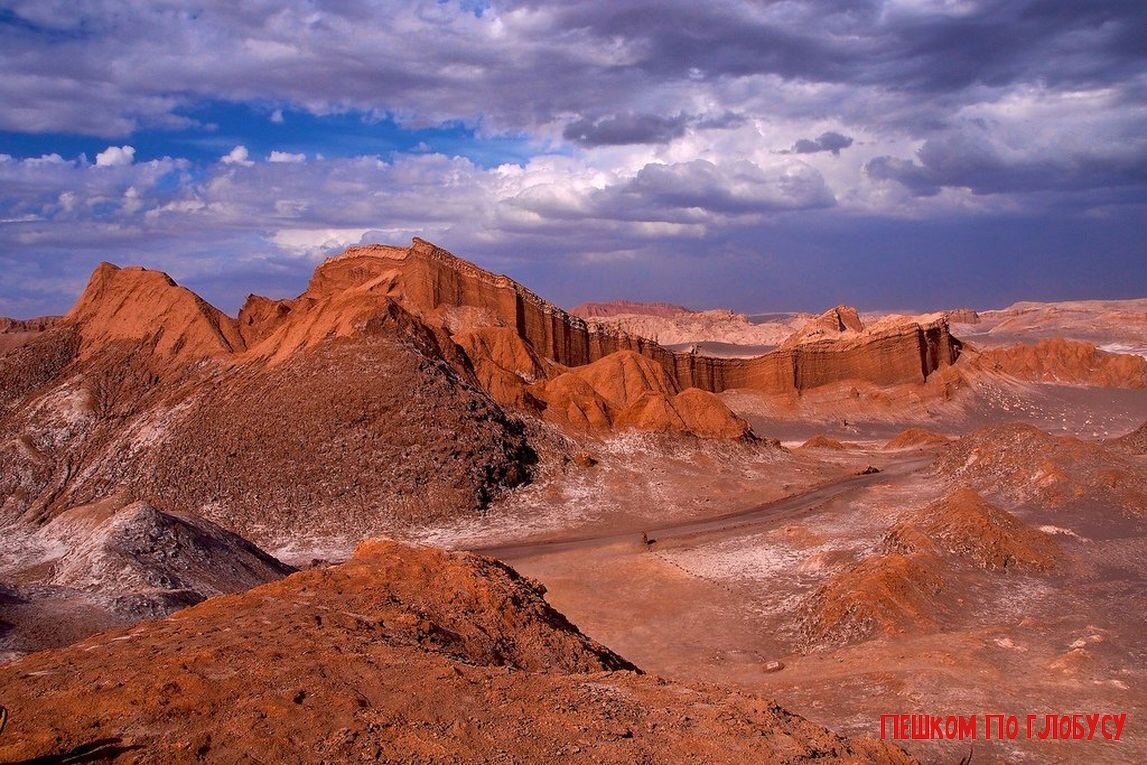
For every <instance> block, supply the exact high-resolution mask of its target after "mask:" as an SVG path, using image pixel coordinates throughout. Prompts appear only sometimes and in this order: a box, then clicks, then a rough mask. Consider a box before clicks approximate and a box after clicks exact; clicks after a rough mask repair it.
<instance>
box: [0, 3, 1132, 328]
mask: <svg viewBox="0 0 1147 765" xmlns="http://www.w3.org/2000/svg"><path fill="white" fill-rule="evenodd" d="M414 236H419V237H422V238H424V239H428V240H430V241H432V242H434V243H436V244H438V245H440V246H442V247H445V248H446V249H448V250H450V251H452V252H453V253H455V254H456V255H458V256H460V257H463V258H466V259H469V260H472V261H474V262H476V263H478V264H480V265H482V266H484V267H486V268H489V269H492V270H494V271H497V272H501V273H506V274H509V275H510V276H512V277H514V278H516V279H518V280H519V281H522V282H523V283H525V284H526V285H527V286H529V287H531V288H532V289H534V290H535V291H536V292H538V293H539V294H541V295H542V296H544V297H546V298H548V299H550V300H552V301H554V302H556V303H558V304H560V305H565V306H567V307H568V306H572V305H574V304H577V303H580V302H582V301H587V300H611V299H634V300H660V301H671V302H675V303H680V304H684V305H687V306H690V307H697V308H704V307H718V306H720V307H730V308H734V309H736V310H741V311H747V312H756V311H783V310H822V309H824V308H827V307H829V306H833V305H836V304H839V303H850V304H853V305H857V306H859V307H861V308H863V309H869V310H875V309H887V310H917V311H922V310H935V309H941V308H948V307H955V306H972V307H977V308H988V307H1000V306H1004V305H1007V304H1009V303H1011V302H1013V301H1017V300H1064V299H1079V298H1125V297H1144V296H1147V3H1144V2H1142V0H1107V1H1104V0H1094V1H1093V2H1083V1H1082V0H807V1H806V0H785V1H782V2H767V1H759V2H746V1H742V0H712V1H711V2H705V3H698V2H696V0H652V1H650V2H645V1H643V0H612V1H611V2H598V1H585V0H567V1H565V2H532V1H530V0H522V1H521V2H518V1H517V0H507V1H506V2H499V1H493V2H475V1H473V0H463V1H462V2H457V1H454V0H440V1H433V0H431V1H429V2H420V1H419V0H410V1H408V2H387V1H385V0H309V1H305V2H304V1H300V2H283V1H282V0H274V1H271V0H218V1H217V0H200V1H199V2H179V1H177V0H0V315H8V316H17V317H26V316H34V315H41V314H46V313H60V312H64V311H66V310H67V309H68V307H69V306H70V305H71V303H72V302H73V301H74V300H75V298H76V296H77V295H78V294H79V292H80V291H81V290H82V289H83V286H84V284H85V283H86V281H87V278H88V276H89V274H90V272H91V270H92V269H93V268H94V267H95V266H96V265H97V264H98V263H99V262H100V261H103V260H107V261H111V262H114V263H118V264H121V265H127V264H138V265H144V266H148V267H152V268H158V269H162V270H164V271H166V272H168V273H169V274H171V275H172V276H173V277H174V278H175V279H176V280H177V281H179V282H180V283H182V284H185V285H186V286H188V287H190V288H192V289H194V290H196V291H197V292H199V293H200V294H202V295H203V296H204V297H205V298H207V299H208V300H210V301H212V302H213V303H215V304H216V305H218V306H219V307H221V308H223V309H224V310H226V311H228V312H230V313H232V314H234V313H235V312H236V311H237V310H238V307H239V306H240V305H241V303H242V301H243V299H244V298H245V296H246V295H247V294H248V293H250V292H256V293H259V294H265V295H269V296H273V297H286V296H291V295H294V294H297V293H299V292H301V291H302V290H303V289H305V287H306V283H307V279H308V277H309V275H310V273H311V272H312V270H313V269H314V267H315V265H317V264H318V263H319V262H321V261H322V260H323V259H324V258H326V257H329V256H331V255H333V254H337V253H338V252H339V251H341V250H342V249H343V248H345V247H347V246H349V245H352V244H355V243H359V242H384V243H399V244H405V243H407V242H409V241H410V239H411V237H414Z"/></svg>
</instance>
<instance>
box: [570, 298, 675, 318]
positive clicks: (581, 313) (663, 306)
mask: <svg viewBox="0 0 1147 765" xmlns="http://www.w3.org/2000/svg"><path fill="white" fill-rule="evenodd" d="M570 313H571V314H572V315H574V316H577V317H579V318H582V319H604V318H609V317H610V316H618V315H621V314H631V315H637V316H660V317H663V318H673V317H675V316H682V315H688V314H692V313H695V311H692V310H690V309H688V308H685V307H684V306H679V305H674V304H673V303H637V302H634V301H631V300H614V301H612V302H609V303H582V304H581V305H579V306H577V307H575V308H571V309H570Z"/></svg>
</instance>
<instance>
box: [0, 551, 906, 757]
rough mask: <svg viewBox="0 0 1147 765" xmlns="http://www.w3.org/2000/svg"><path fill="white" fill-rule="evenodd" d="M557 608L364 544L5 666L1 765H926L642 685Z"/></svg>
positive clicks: (801, 724)
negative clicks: (337, 560)
mask: <svg viewBox="0 0 1147 765" xmlns="http://www.w3.org/2000/svg"><path fill="white" fill-rule="evenodd" d="M542 593H543V590H542V588H541V586H540V585H537V584H535V583H533V582H530V581H528V580H525V579H523V578H522V577H521V576H519V575H518V574H517V573H515V572H514V571H513V570H512V569H509V568H507V567H506V566H504V565H502V564H500V563H497V562H496V561H493V560H490V559H487V558H482V557H480V556H476V555H467V554H450V553H445V552H442V551H438V550H433V549H426V548H415V547H410V546H406V545H400V544H395V543H392V542H371V543H367V544H364V545H363V546H361V547H360V548H359V550H358V551H357V552H356V554H355V557H354V558H353V559H352V560H351V561H349V562H348V563H346V564H343V565H341V566H336V567H330V568H319V569H312V570H308V571H304V572H300V573H298V574H295V575H293V576H291V577H288V578H287V579H284V580H281V581H279V582H274V583H271V584H268V585H264V586H263V587H259V588H256V589H254V590H252V591H250V592H247V593H244V594H241V595H227V596H222V597H219V598H213V599H211V600H208V601H207V602H205V603H201V604H199V605H197V606H194V607H192V608H189V609H186V610H184V611H182V612H180V613H179V614H177V615H175V616H173V617H172V618H169V619H165V620H162V621H155V622H150V623H145V624H141V625H138V626H136V627H134V628H131V629H130V630H120V631H117V632H111V633H105V634H102V635H99V636H95V637H92V638H90V639H88V640H86V641H84V642H82V643H79V644H77V645H74V646H70V647H68V648H63V649H58V650H53V651H46V652H42V653H38V654H34V655H32V656H28V657H25V658H23V659H20V660H18V661H15V662H11V663H8V664H5V665H2V666H0V687H2V688H3V689H4V703H5V705H6V706H7V707H8V708H10V709H11V710H12V711H13V714H12V716H11V719H10V720H9V724H8V727H7V729H6V730H5V731H4V736H3V737H2V738H0V760H4V761H5V762H15V761H30V760H37V761H38V760H39V758H50V759H51V760H52V761H55V760H57V759H58V760H59V761H65V760H73V759H75V760H77V761H78V760H88V759H92V757H93V756H98V757H100V758H114V757H115V756H116V755H126V756H127V757H129V758H130V759H131V761H133V762H139V763H191V762H204V761H211V762H239V761H243V760H247V759H250V758H251V753H252V752H258V753H259V758H260V760H261V761H265V762H294V761H298V760H299V759H300V757H301V756H302V757H303V758H304V759H308V760H314V761H316V762H320V761H321V762H358V761H364V760H369V761H371V762H394V763H398V762H443V761H446V762H493V761H498V760H504V759H506V758H507V757H508V755H507V754H506V753H507V752H512V753H513V755H514V757H515V758H517V759H519V760H521V761H523V762H536V763H558V762H568V761H570V758H571V757H572V758H573V759H574V760H578V757H577V756H576V755H577V754H578V753H582V752H585V756H583V757H582V758H581V759H584V760H586V761H587V762H588V761H589V760H591V759H596V760H600V761H602V762H674V761H679V760H681V759H682V756H683V754H685V753H688V754H687V756H688V757H689V758H690V759H696V760H697V761H699V762H712V763H741V762H794V763H795V762H812V761H816V762H824V763H833V762H840V763H845V762H847V763H886V764H887V765H907V763H910V762H912V760H911V758H909V757H908V756H907V755H906V754H904V753H903V751H902V750H900V749H897V748H895V747H893V746H891V745H888V744H885V743H883V742H879V741H875V740H872V739H864V738H858V739H852V740H850V739H845V738H843V737H840V736H837V735H834V734H832V733H831V732H829V731H827V730H825V729H824V728H822V727H820V726H818V725H814V724H813V723H810V722H809V721H807V720H805V719H803V718H800V717H798V716H796V715H793V714H791V713H789V712H786V711H785V710H783V709H781V708H780V707H778V706H777V705H775V704H774V703H772V702H770V701H768V700H766V699H763V698H760V697H757V696H752V695H747V694H744V693H736V692H730V691H729V690H728V689H724V688H719V687H714V686H703V687H697V688H693V687H689V686H683V685H677V684H673V683H667V682H666V681H664V680H661V679H658V678H654V677H648V676H645V675H642V674H640V673H638V672H635V671H633V666H632V665H631V664H630V663H629V662H627V661H626V660H625V659H623V658H621V657H619V656H617V655H616V654H614V653H613V652H611V651H610V650H609V649H607V648H604V647H603V646H601V645H599V644H597V643H595V642H594V641H592V640H591V639H589V638H587V637H586V636H585V635H583V634H582V633H581V632H580V631H579V630H578V629H577V628H576V627H575V626H574V625H572V624H570V622H568V621H567V620H566V619H565V617H563V616H562V615H561V614H560V613H558V612H557V611H555V610H554V609H553V608H552V607H550V606H549V605H548V604H547V603H546V602H545V600H544V599H543V598H542ZM521 670H527V671H521ZM93 689H95V692H96V693H97V694H98V703H93V695H92V694H93ZM76 752H79V755H76V756H73V755H74V754H75V753H76ZM93 753H94V755H93Z"/></svg>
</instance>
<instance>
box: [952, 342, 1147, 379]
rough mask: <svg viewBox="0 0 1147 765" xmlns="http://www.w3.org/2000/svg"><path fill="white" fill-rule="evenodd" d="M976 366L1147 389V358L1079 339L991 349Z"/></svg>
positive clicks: (975, 359)
mask: <svg viewBox="0 0 1147 765" xmlns="http://www.w3.org/2000/svg"><path fill="white" fill-rule="evenodd" d="M972 363H973V365H974V366H975V367H977V368H979V369H983V370H987V371H991V372H997V373H1001V374H1006V375H1010V376H1012V377H1016V378H1018V379H1021V380H1031V381H1033V382H1051V383H1067V384H1072V385H1094V386H1100V387H1104V388H1147V358H1144V357H1143V356H1139V355H1135V354H1125V353H1109V352H1107V351H1101V350H1099V349H1098V348H1096V347H1095V346H1094V345H1092V344H1090V343H1085V342H1080V341H1077V340H1064V339H1062V338H1053V339H1050V340H1041V341H1040V342H1038V343H1034V344H1031V345H1010V346H1006V347H1003V348H991V349H989V350H985V351H983V352H981V353H979V354H977V355H975V356H974V357H973V359H972Z"/></svg>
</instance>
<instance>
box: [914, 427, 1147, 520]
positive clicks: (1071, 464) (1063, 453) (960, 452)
mask: <svg viewBox="0 0 1147 765" xmlns="http://www.w3.org/2000/svg"><path fill="white" fill-rule="evenodd" d="M1133 460H1134V457H1132V456H1131V455H1128V454H1125V453H1121V452H1120V451H1118V450H1117V449H1113V448H1110V447H1107V446H1103V445H1101V444H1097V443H1094V442H1092V441H1084V440H1082V439H1079V438H1075V437H1074V436H1053V435H1050V434H1048V433H1044V432H1043V431H1042V430H1039V429H1038V428H1036V427H1033V426H1031V425H1026V424H1022V423H1011V424H1007V425H991V426H987V427H983V428H979V429H977V430H975V431H972V432H971V433H969V434H967V435H966V436H964V437H962V438H961V439H960V440H958V441H955V442H953V443H951V444H949V445H948V446H946V447H945V448H944V449H943V451H941V453H940V455H939V457H937V459H936V471H937V473H939V475H941V476H943V477H945V478H949V479H954V480H957V481H959V482H960V483H961V484H966V485H969V486H971V487H972V488H975V489H979V490H981V491H991V492H993V493H995V494H999V495H1003V496H1005V497H1008V498H1009V499H1012V500H1014V501H1016V502H1026V501H1035V502H1039V503H1041V504H1044V505H1046V506H1051V507H1063V506H1067V505H1073V504H1075V503H1083V504H1084V505H1085V506H1087V504H1088V503H1095V502H1101V503H1103V504H1105V505H1108V506H1114V507H1119V508H1122V509H1123V510H1124V511H1125V512H1127V513H1129V514H1132V515H1142V514H1143V512H1144V509H1145V508H1147V475H1144V472H1143V470H1142V468H1141V466H1139V465H1138V464H1136V463H1135V462H1134V461H1133ZM1089 512H1090V511H1089Z"/></svg>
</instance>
